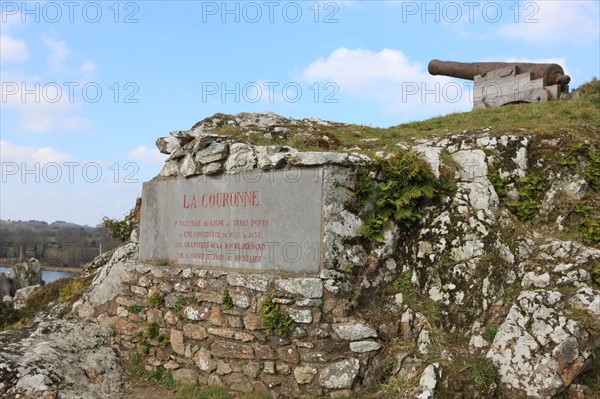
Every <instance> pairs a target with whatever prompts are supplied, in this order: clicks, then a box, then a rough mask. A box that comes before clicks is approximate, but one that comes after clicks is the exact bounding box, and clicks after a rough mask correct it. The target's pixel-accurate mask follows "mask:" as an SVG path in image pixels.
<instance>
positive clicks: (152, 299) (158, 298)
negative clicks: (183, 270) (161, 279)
mask: <svg viewBox="0 0 600 399" xmlns="http://www.w3.org/2000/svg"><path fill="white" fill-rule="evenodd" d="M147 301H148V303H149V304H150V305H152V306H154V307H159V306H162V304H163V302H164V297H163V296H162V294H161V293H159V292H155V293H154V294H152V295H150V296H149V297H148V298H147Z"/></svg>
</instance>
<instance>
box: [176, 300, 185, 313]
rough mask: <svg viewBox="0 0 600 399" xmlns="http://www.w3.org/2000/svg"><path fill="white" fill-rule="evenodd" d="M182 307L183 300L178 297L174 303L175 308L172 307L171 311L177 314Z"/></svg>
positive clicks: (183, 304)
mask: <svg viewBox="0 0 600 399" xmlns="http://www.w3.org/2000/svg"><path fill="white" fill-rule="evenodd" d="M184 306H185V298H184V297H182V296H180V297H179V298H177V302H175V306H174V307H173V310H175V312H179V311H180V310H181V309H183V307H184Z"/></svg>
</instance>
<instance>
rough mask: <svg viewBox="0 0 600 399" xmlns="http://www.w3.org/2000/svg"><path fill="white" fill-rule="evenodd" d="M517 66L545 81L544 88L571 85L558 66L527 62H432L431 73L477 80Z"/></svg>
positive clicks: (520, 71) (535, 77) (430, 64)
mask: <svg viewBox="0 0 600 399" xmlns="http://www.w3.org/2000/svg"><path fill="white" fill-rule="evenodd" d="M515 65H516V66H517V67H518V69H519V73H526V72H531V74H532V75H533V76H532V78H533V79H540V78H543V79H544V86H551V85H555V84H560V85H566V84H569V82H570V81H571V78H570V77H569V76H568V75H565V71H564V70H563V69H562V67H561V66H560V65H558V64H535V63H527V62H454V61H440V60H431V61H430V62H429V67H428V70H429V73H430V74H432V75H444V76H451V77H453V78H460V79H467V80H475V76H477V75H481V76H485V75H486V74H487V73H488V72H491V71H494V70H496V69H501V68H507V67H511V66H515Z"/></svg>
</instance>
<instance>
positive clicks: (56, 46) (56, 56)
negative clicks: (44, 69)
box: [42, 35, 71, 72]
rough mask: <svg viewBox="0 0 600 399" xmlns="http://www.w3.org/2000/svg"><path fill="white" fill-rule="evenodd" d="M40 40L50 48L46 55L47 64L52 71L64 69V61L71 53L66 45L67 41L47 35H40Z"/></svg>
mask: <svg viewBox="0 0 600 399" xmlns="http://www.w3.org/2000/svg"><path fill="white" fill-rule="evenodd" d="M42 42H43V43H44V44H45V45H46V47H48V48H49V49H50V55H49V56H48V58H47V60H48V65H50V70H51V71H52V72H62V71H64V69H65V65H64V64H65V61H66V60H67V58H69V56H70V55H71V49H70V48H69V47H67V42H64V41H62V42H60V41H57V40H54V39H52V38H51V37H49V36H47V35H42Z"/></svg>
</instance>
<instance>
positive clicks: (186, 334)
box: [75, 114, 600, 398]
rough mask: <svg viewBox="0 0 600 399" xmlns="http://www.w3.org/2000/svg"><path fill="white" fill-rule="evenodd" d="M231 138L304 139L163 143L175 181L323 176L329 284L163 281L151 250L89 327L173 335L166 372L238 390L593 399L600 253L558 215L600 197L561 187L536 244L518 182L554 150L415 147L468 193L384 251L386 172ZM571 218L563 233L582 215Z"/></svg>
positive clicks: (488, 139)
mask: <svg viewBox="0 0 600 399" xmlns="http://www.w3.org/2000/svg"><path fill="white" fill-rule="evenodd" d="M304 122H306V121H303V123H304ZM285 123H287V124H288V127H284V126H281V125H284V124H285ZM306 123H307V122H306ZM311 123H312V124H313V126H314V127H316V126H318V125H320V124H321V123H329V122H322V121H316V120H315V121H311ZM228 125H229V126H238V127H240V126H245V127H247V128H248V130H250V129H256V131H257V132H259V133H251V134H264V135H267V134H271V135H273V134H276V133H277V134H279V133H281V134H282V135H285V134H290V135H291V134H296V133H297V132H296V131H294V129H293V128H292V127H293V126H294V121H292V120H285V118H281V117H279V116H277V115H274V114H240V115H237V116H227V115H215V116H214V117H212V118H207V119H205V120H204V121H202V122H199V123H198V124H196V125H195V126H194V128H192V129H191V130H189V131H177V132H172V133H171V137H170V138H167V139H159V141H160V143H157V145H158V147H159V149H161V151H162V152H167V153H169V154H170V156H169V158H168V159H167V161H166V162H165V166H164V167H163V169H162V171H161V172H160V176H159V178H169V177H172V176H173V177H175V176H176V177H179V178H180V177H190V176H195V175H200V174H218V173H246V172H249V171H256V170H269V169H286V168H290V169H291V168H294V169H296V168H298V169H301V170H302V169H303V168H309V169H308V170H310V168H313V167H315V166H319V167H322V168H323V170H324V186H323V198H322V200H323V218H322V220H323V222H322V229H323V240H322V251H321V253H322V262H321V267H320V270H319V272H318V273H311V274H306V275H294V274H285V273H278V272H273V271H271V272H261V271H252V272H251V273H240V272H238V271H232V270H221V269H215V268H203V267H186V266H185V265H166V266H158V265H155V264H148V263H144V262H141V261H139V259H138V258H137V241H136V240H134V242H132V243H129V244H127V245H126V246H124V247H122V248H121V249H120V250H118V251H117V252H115V254H114V255H113V257H112V259H111V260H110V261H109V262H108V264H107V265H106V266H105V267H104V268H103V269H102V270H101V272H100V273H99V275H98V277H97V278H96V280H95V281H94V284H93V288H92V289H91V291H90V292H89V293H88V294H86V295H85V296H84V298H83V299H82V300H81V301H80V302H79V303H77V304H76V306H75V313H76V314H77V315H78V316H79V317H81V318H83V319H86V320H87V319H89V320H91V319H96V320H98V321H99V322H100V323H102V324H106V325H108V326H112V327H114V328H115V329H116V331H117V333H118V336H119V338H120V339H121V341H122V345H123V347H124V348H125V349H127V350H131V351H135V350H139V349H140V348H141V345H140V343H139V342H137V340H138V338H136V337H139V336H140V333H141V332H144V331H146V330H145V329H147V328H148V326H149V325H152V326H154V325H156V326H157V327H158V330H159V333H158V334H159V336H162V337H163V338H169V340H170V346H169V347H167V348H164V347H163V346H161V345H160V342H161V339H158V337H155V339H151V340H148V342H146V344H147V345H148V347H149V351H148V358H147V359H146V362H147V365H148V367H164V368H167V369H170V370H175V371H174V373H173V375H174V377H175V376H176V377H177V379H179V380H181V381H186V382H195V381H197V382H198V383H200V384H223V385H225V386H226V387H228V388H229V389H231V390H232V391H237V392H248V391H252V390H255V391H261V392H267V391H268V392H269V393H270V394H271V395H273V396H274V397H277V396H279V397H298V396H302V395H305V396H335V395H348V394H350V393H351V391H352V390H361V389H364V388H366V387H372V386H374V385H376V384H379V383H386V381H388V382H390V383H391V385H390V386H402V387H403V391H402V392H398V393H397V396H398V397H403V398H409V397H410V398H413V397H418V398H433V397H438V396H439V397H446V396H448V397H451V394H453V393H456V392H457V391H460V392H471V391H472V392H474V394H473V396H472V397H486V398H487V397H489V398H493V397H494V396H495V395H496V396H497V395H499V392H500V390H502V391H503V392H505V393H506V394H510V395H516V396H517V397H520V398H550V397H552V396H556V395H560V394H562V393H563V392H566V391H567V390H571V391H573V392H575V391H581V392H585V391H586V389H588V388H586V387H582V386H580V385H578V386H577V387H574V385H573V381H576V380H577V378H578V377H580V376H581V375H582V374H583V373H586V372H587V370H589V369H590V368H591V366H590V365H591V364H592V362H594V361H596V362H597V360H595V358H594V351H595V353H596V354H597V347H598V342H599V341H598V337H599V336H600V331H598V325H597V319H598V315H600V292H599V291H598V290H597V286H596V285H594V283H593V281H592V277H591V275H590V270H592V267H594V265H596V264H599V263H600V251H599V250H598V249H596V248H593V247H591V246H585V245H583V244H581V243H575V242H571V241H562V240H559V239H557V238H556V235H557V232H558V231H560V229H558V228H556V229H555V226H554V224H553V223H554V222H553V218H554V217H556V215H557V212H564V209H563V207H562V206H563V205H561V204H562V202H561V201H563V200H564V198H567V199H568V200H569V201H581V200H582V199H586V198H588V197H587V196H594V197H593V198H596V199H597V194H596V193H595V192H594V193H592V192H591V191H590V188H589V184H587V183H586V184H583V183H581V180H585V179H582V178H581V176H579V177H577V176H571V175H570V174H569V173H567V172H565V173H562V174H560V175H559V174H556V173H555V174H551V177H550V178H549V181H548V185H547V187H550V188H551V189H550V190H549V191H548V193H547V194H545V195H544V198H543V199H542V200H541V201H540V202H541V204H539V208H540V211H539V212H538V213H537V214H536V215H535V217H536V218H538V219H539V220H546V221H549V222H550V226H549V227H547V228H545V229H539V231H536V230H538V229H536V228H532V227H531V226H530V225H528V224H527V223H522V222H521V221H519V220H518V219H517V218H516V217H515V213H516V212H517V211H518V210H519V209H517V210H515V209H516V206H515V205H514V203H517V202H518V201H519V197H520V196H523V193H520V192H519V184H517V183H516V182H518V181H520V180H519V179H522V178H526V177H528V176H530V175H531V173H532V169H533V168H538V167H539V165H546V164H548V162H547V161H544V160H543V159H540V158H539V153H536V157H537V158H536V159H532V156H531V154H532V153H535V151H537V149H536V148H533V149H532V146H534V145H538V144H539V143H538V144H532V140H533V138H531V137H528V136H519V135H514V134H508V133H502V134H494V135H492V134H489V133H488V132H487V131H486V130H485V129H484V130H483V131H480V132H475V133H472V134H469V135H467V134H458V135H453V136H449V137H446V138H443V139H439V140H420V141H417V142H416V143H398V146H399V147H403V148H412V149H413V150H414V151H415V152H418V153H421V154H423V158H424V159H425V160H426V161H427V162H428V163H429V165H430V167H431V169H432V171H433V172H434V174H435V175H436V176H437V177H438V178H439V179H446V180H450V181H451V182H452V183H453V185H452V187H451V188H449V189H446V190H445V191H443V193H442V194H441V196H440V198H438V201H437V202H435V203H432V204H430V205H429V206H428V207H427V208H425V209H424V210H423V215H422V218H421V220H420V222H419V223H418V225H417V226H416V227H414V228H412V229H406V228H403V227H401V226H396V225H393V224H390V225H389V226H387V227H386V229H385V231H384V233H383V239H382V241H381V242H369V241H367V240H366V239H365V238H364V237H363V236H362V235H361V233H360V226H361V225H362V224H363V222H364V220H365V215H366V212H367V211H368V209H369V207H370V206H372V204H366V205H364V206H363V205H359V204H358V202H357V199H356V196H357V191H358V188H357V168H359V167H361V165H364V164H365V163H367V162H369V158H368V157H366V156H364V155H361V154H355V153H350V154H341V153H336V152H320V153H315V152H306V153H303V152H298V151H296V150H295V149H293V148H290V147H287V146H252V145H249V144H247V143H242V142H240V141H238V140H235V139H232V138H231V137H226V136H221V135H216V134H214V129H216V128H221V127H223V126H228ZM280 127H281V128H283V129H278V128H280ZM275 129H278V130H277V131H275ZM284 129H289V131H285V130H284ZM173 138H175V139H176V140H177V142H176V141H175V140H173ZM381 155H382V156H387V154H385V153H382V154H381ZM449 171H450V172H449ZM371 177H372V178H373V179H374V180H376V181H377V179H378V176H377V175H372V176H371ZM502 179H504V180H505V183H503V184H504V186H502V187H500V186H498V184H499V183H498V181H499V180H502ZM567 182H570V183H567ZM571 183H572V184H571ZM500 189H501V190H500ZM536 209H537V208H536ZM561 217H563V218H562V219H560V222H559V220H558V219H556V220H557V222H556V225H559V226H562V224H561V223H564V220H565V218H567V217H568V215H566V214H563V215H561ZM538 219H536V220H538ZM530 223H531V222H530ZM225 293H227V296H229V298H227V296H226V295H225ZM268 295H273V296H274V299H273V300H274V302H275V303H277V304H279V306H280V308H281V310H283V311H284V312H285V313H287V314H288V315H289V316H290V318H291V319H292V320H293V321H294V322H295V328H294V329H293V331H292V332H291V334H290V335H289V336H279V335H276V334H273V333H269V332H267V327H268V326H267V320H266V318H265V315H264V314H261V312H260V309H261V304H262V303H263V301H264V299H265V298H266V297H267V296H268ZM594 320H596V321H595V322H594ZM162 342H164V340H162ZM448 342H452V345H449V344H448V345H447V343H448ZM596 356H597V355H596ZM478 372H479V373H480V374H476V373H478ZM444 395H446V396H444Z"/></svg>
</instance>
